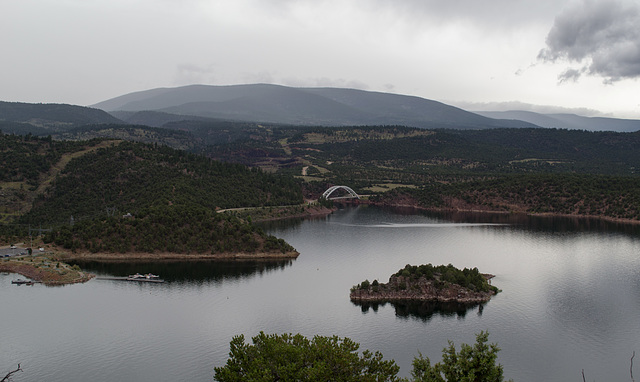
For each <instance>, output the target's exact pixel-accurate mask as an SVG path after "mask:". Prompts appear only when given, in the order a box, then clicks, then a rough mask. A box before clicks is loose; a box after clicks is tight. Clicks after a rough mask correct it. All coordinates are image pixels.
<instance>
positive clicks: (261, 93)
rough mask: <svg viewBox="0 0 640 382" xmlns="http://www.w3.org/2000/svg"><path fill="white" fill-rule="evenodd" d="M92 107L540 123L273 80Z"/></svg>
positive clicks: (409, 122)
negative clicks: (266, 82) (287, 83)
mask: <svg viewBox="0 0 640 382" xmlns="http://www.w3.org/2000/svg"><path fill="white" fill-rule="evenodd" d="M92 107H94V108H98V109H103V110H106V111H108V112H111V113H113V114H114V115H121V116H122V114H118V112H123V111H126V112H136V111H157V112H162V113H167V114H171V115H183V116H187V115H188V116H196V117H200V118H215V119H222V120H230V121H243V122H263V123H275V124H290V125H305V126H363V125H402V126H409V127H421V128H435V127H445V128H446V127H449V128H460V129H479V128H495V127H535V126H534V125H533V124H531V123H528V122H522V121H516V120H501V119H493V118H487V117H484V116H481V115H478V114H474V113H470V112H468V111H465V110H462V109H459V108H456V107H453V106H449V105H446V104H443V103H441V102H437V101H432V100H428V99H424V98H420V97H414V96H405V95H398V94H390V93H379V92H369V91H363V90H355V89H341V88H293V87H287V86H280V85H269V84H254V85H233V86H209V85H190V86H184V87H178V88H161V89H152V90H147V91H141V92H136V93H130V94H126V95H123V96H120V97H116V98H113V99H110V100H107V101H104V102H100V103H97V104H95V105H92ZM136 117H139V116H136Z"/></svg>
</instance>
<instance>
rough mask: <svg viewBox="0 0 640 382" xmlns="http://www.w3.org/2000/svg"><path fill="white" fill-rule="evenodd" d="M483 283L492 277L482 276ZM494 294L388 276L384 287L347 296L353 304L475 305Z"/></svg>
mask: <svg viewBox="0 0 640 382" xmlns="http://www.w3.org/2000/svg"><path fill="white" fill-rule="evenodd" d="M483 276H485V278H487V280H489V279H491V278H492V277H494V276H493V275H483ZM496 293H497V289H495V288H491V289H489V290H488V291H474V290H471V289H469V288H465V287H463V286H461V285H458V284H455V283H449V282H442V281H439V280H433V279H432V280H429V279H427V278H426V277H419V278H417V279H416V278H413V277H406V276H395V275H394V276H391V277H390V278H389V282H388V283H387V284H383V283H379V284H376V282H375V281H374V283H372V284H370V285H367V286H366V287H365V288H362V286H361V287H360V288H358V287H354V288H353V289H352V290H351V293H350V295H349V297H350V299H351V301H353V302H379V303H381V302H397V301H420V302H427V301H432V302H455V303H460V304H476V303H482V302H487V301H489V300H490V299H491V297H493V296H494V295H495V294H496Z"/></svg>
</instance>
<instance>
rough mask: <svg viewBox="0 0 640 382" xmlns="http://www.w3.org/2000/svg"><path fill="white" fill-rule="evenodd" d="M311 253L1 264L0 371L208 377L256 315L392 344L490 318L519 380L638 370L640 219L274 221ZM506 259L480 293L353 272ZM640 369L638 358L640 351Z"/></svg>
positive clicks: (407, 360)
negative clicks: (421, 300) (379, 300)
mask: <svg viewBox="0 0 640 382" xmlns="http://www.w3.org/2000/svg"><path fill="white" fill-rule="evenodd" d="M263 229H265V231H267V232H269V233H271V234H274V235H275V236H277V237H279V238H283V239H285V240H286V241H287V242H289V243H290V244H291V245H293V246H294V247H295V248H296V249H297V250H298V251H299V252H300V256H299V257H298V258H297V259H295V260H287V261H278V262H248V263H233V262H224V263H216V262H162V263H140V262H138V263H136V262H131V263H87V264H82V266H83V267H86V268H87V269H88V270H90V271H92V272H95V273H97V274H98V275H111V276H120V275H126V274H131V273H135V272H140V273H147V272H151V273H154V274H160V275H161V276H162V277H163V278H164V279H165V280H167V282H166V283H164V284H161V285H144V284H133V283H122V282H117V281H104V280H91V281H89V282H88V283H86V284H77V285H68V286H64V287H44V286H41V285H34V286H20V287H18V286H14V285H11V284H10V280H11V279H13V278H15V275H11V274H0V301H2V304H3V309H2V318H1V324H0V338H1V339H2V340H1V341H0V372H1V371H4V370H7V371H8V370H10V369H12V368H15V366H16V365H17V363H21V365H22V368H23V369H24V372H23V373H20V375H19V376H17V377H16V378H15V380H19V379H18V378H20V380H48V381H69V380H92V381H112V380H116V379H117V380H135V381H158V380H190V381H211V380H212V376H213V367H214V366H220V365H222V364H224V362H225V361H226V358H227V353H228V351H229V341H230V340H231V338H232V337H233V336H234V335H237V334H244V335H245V336H246V337H251V336H254V335H256V334H257V333H258V332H259V331H261V330H262V331H265V332H267V333H284V332H291V333H298V332H299V333H301V334H303V335H305V336H309V337H311V336H313V335H315V334H319V335H334V334H335V335H338V336H341V337H349V338H351V339H353V340H354V341H356V342H359V343H360V344H361V348H362V349H371V350H379V351H381V352H382V353H383V354H384V356H385V358H386V359H395V360H396V362H397V363H398V364H399V365H400V367H401V374H402V375H403V376H408V373H409V372H410V369H411V360H412V359H413V357H414V356H416V355H418V352H421V353H422V354H423V355H424V356H428V357H430V358H431V359H432V360H434V361H437V360H439V359H440V352H441V350H442V348H443V347H445V346H446V345H447V340H452V341H454V342H455V343H456V345H458V346H459V345H460V343H462V342H466V343H472V342H473V341H474V340H475V333H478V332H480V331H481V330H489V332H490V333H491V334H490V337H489V340H490V341H491V342H497V343H498V345H499V346H500V348H501V349H502V351H501V352H500V353H499V362H500V363H502V364H503V365H504V368H505V376H506V377H507V378H513V379H514V380H515V381H540V380H544V381H566V380H580V379H581V370H582V369H584V370H585V375H586V377H587V379H588V380H596V381H609V380H629V358H630V357H631V354H632V351H633V350H635V351H636V353H638V352H640V334H639V333H640V320H638V319H637V317H639V316H640V240H639V239H640V236H639V233H638V227H637V226H634V225H624V224H614V223H605V222H601V221H592V220H579V219H561V218H531V217H524V216H511V215H477V214H429V213H425V212H415V211H411V210H397V209H383V208H378V207H373V206H360V207H357V208H345V209H341V210H338V211H336V212H335V213H333V214H331V215H329V216H327V217H322V218H315V219H308V220H297V221H282V222H270V223H268V224H265V225H263ZM426 263H432V264H434V265H438V264H449V263H451V264H453V265H454V266H456V267H458V268H464V267H477V268H478V269H479V270H480V271H482V272H487V273H491V274H494V275H496V277H495V278H494V279H493V280H492V283H493V284H494V285H496V286H497V287H499V288H500V289H502V292H501V293H499V294H498V295H496V296H494V297H493V298H492V299H491V300H490V301H489V302H487V303H485V304H482V305H479V306H472V307H460V306H426V305H425V306H394V305H393V304H379V305H376V306H373V305H372V306H366V307H365V306H359V305H356V304H353V303H352V302H351V301H350V300H349V290H350V288H351V286H353V285H355V284H357V283H359V282H361V281H362V280H365V279H369V280H373V279H379V280H380V281H384V282H386V281H387V280H388V277H389V276H390V275H391V274H392V273H394V272H396V271H398V270H399V269H400V268H403V267H404V266H405V265H406V264H414V265H419V264H426ZM635 371H636V374H638V373H640V370H638V369H637V367H636V370H635Z"/></svg>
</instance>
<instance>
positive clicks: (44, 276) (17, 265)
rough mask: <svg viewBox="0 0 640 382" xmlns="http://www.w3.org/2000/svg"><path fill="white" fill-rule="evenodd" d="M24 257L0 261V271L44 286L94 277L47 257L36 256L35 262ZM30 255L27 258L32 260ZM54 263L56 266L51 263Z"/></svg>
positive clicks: (65, 283)
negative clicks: (17, 275) (14, 274)
mask: <svg viewBox="0 0 640 382" xmlns="http://www.w3.org/2000/svg"><path fill="white" fill-rule="evenodd" d="M25 259H26V258H20V259H12V260H11V261H2V262H0V272H9V273H16V274H19V275H21V276H24V277H27V278H29V279H31V280H33V281H37V282H40V283H42V284H44V285H46V286H60V285H68V284H78V283H84V282H87V281H89V280H91V279H92V278H94V277H95V275H94V274H92V273H87V272H83V271H81V270H78V269H74V268H73V267H71V266H69V264H66V263H63V262H59V261H56V260H53V259H51V258H48V257H41V258H38V260H40V261H36V262H35V263H34V262H32V261H25ZM33 259H34V258H33V257H31V258H29V260H33ZM53 263H56V264H57V265H56V267H55V268H54V267H52V266H51V264H53Z"/></svg>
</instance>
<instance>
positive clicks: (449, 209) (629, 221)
mask: <svg viewBox="0 0 640 382" xmlns="http://www.w3.org/2000/svg"><path fill="white" fill-rule="evenodd" d="M345 204H352V205H359V204H366V205H372V206H377V207H395V208H412V209H415V210H420V211H430V212H450V213H456V212H460V213H478V214H495V215H518V214H520V215H525V216H531V217H559V218H575V219H594V220H602V221H605V222H609V223H621V224H633V225H638V224H640V220H633V219H623V218H614V217H611V216H605V215H578V214H561V213H553V212H544V213H534V212H527V211H496V210H488V209H482V208H457V207H423V206H420V205H418V204H412V203H409V204H406V203H389V202H375V201H358V202H355V203H354V202H351V201H348V202H345Z"/></svg>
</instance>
